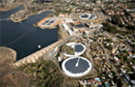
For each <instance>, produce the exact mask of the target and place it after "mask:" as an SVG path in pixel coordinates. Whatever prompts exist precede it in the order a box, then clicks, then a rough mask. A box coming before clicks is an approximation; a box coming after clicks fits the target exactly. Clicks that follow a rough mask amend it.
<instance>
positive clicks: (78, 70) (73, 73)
mask: <svg viewBox="0 0 135 87" xmlns="http://www.w3.org/2000/svg"><path fill="white" fill-rule="evenodd" d="M91 67H92V65H91V62H90V61H89V60H88V59H86V58H84V57H71V58H67V59H65V60H64V61H63V62H62V70H63V71H64V73H65V74H66V75H68V76H70V77H81V76H84V75H86V74H87V73H89V71H90V70H91Z"/></svg>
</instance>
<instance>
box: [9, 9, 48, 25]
mask: <svg viewBox="0 0 135 87" xmlns="http://www.w3.org/2000/svg"><path fill="white" fill-rule="evenodd" d="M22 11H25V10H19V11H18V12H16V13H13V14H11V15H10V17H9V18H10V20H12V21H13V22H15V23H17V22H21V21H24V20H26V19H28V18H29V17H30V16H32V15H37V14H41V13H43V12H45V11H47V10H46V9H43V10H40V11H39V12H37V13H36V12H35V13H30V14H26V15H25V14H24V15H25V17H23V18H16V19H13V16H14V15H16V14H19V13H21V12H22Z"/></svg>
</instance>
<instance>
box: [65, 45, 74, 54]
mask: <svg viewBox="0 0 135 87" xmlns="http://www.w3.org/2000/svg"><path fill="white" fill-rule="evenodd" d="M62 51H63V52H64V53H67V54H71V55H74V49H73V48H72V47H70V46H67V45H66V44H64V45H63V46H62Z"/></svg>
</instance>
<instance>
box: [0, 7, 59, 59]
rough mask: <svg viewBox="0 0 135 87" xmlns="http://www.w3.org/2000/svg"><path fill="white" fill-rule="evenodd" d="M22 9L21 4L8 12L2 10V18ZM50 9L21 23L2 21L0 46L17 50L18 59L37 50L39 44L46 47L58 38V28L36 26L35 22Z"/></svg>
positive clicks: (0, 25) (0, 24)
mask: <svg viewBox="0 0 135 87" xmlns="http://www.w3.org/2000/svg"><path fill="white" fill-rule="evenodd" d="M21 9H22V6H19V7H17V8H15V9H13V10H10V11H7V12H0V19H4V18H8V17H9V16H10V15H11V14H13V13H15V12H17V11H19V10H21ZM49 13H51V12H50V11H46V12H43V13H41V14H37V15H33V16H30V17H29V18H28V19H26V20H24V21H22V22H21V23H14V22H12V21H11V20H3V21H0V46H6V47H9V48H12V49H14V50H15V51H16V52H17V60H20V59H22V58H24V57H26V56H28V55H30V54H32V53H34V52H36V51H38V50H39V49H38V45H41V48H44V47H46V46H48V45H50V44H52V43H54V42H56V41H57V40H58V33H57V32H58V29H44V30H42V29H41V28H38V27H34V26H33V24H35V23H36V22H38V21H40V20H41V19H43V18H44V17H46V16H47V14H49Z"/></svg>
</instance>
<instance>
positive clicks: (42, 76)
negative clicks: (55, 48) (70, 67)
mask: <svg viewBox="0 0 135 87" xmlns="http://www.w3.org/2000/svg"><path fill="white" fill-rule="evenodd" d="M22 67H23V70H25V71H26V72H27V73H30V74H33V75H34V79H33V80H32V83H33V85H34V86H35V85H37V86H40V87H61V85H62V82H63V78H64V77H63V76H62V75H61V74H60V72H59V69H58V67H57V66H56V65H55V64H54V63H53V62H51V61H43V60H42V61H41V62H37V63H32V64H28V65H25V66H22Z"/></svg>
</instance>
